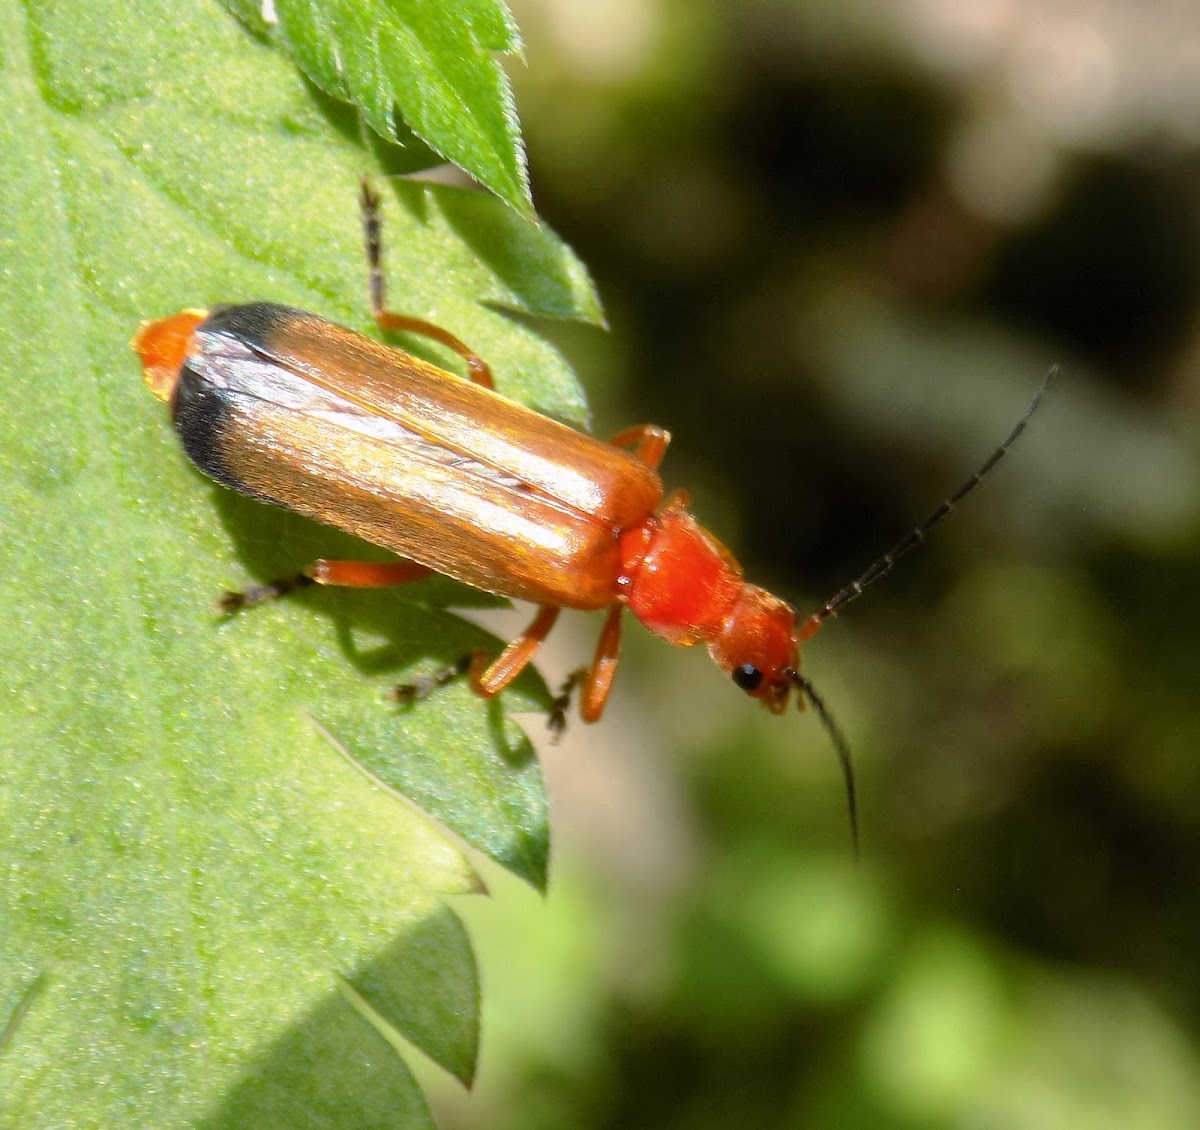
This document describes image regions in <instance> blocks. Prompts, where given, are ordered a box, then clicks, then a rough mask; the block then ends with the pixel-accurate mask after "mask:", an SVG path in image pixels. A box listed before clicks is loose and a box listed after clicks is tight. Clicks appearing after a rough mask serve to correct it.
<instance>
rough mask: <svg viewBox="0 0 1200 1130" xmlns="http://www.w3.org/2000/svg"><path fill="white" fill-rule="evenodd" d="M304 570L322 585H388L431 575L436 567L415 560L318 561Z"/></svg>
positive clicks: (388, 586)
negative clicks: (432, 567) (420, 563)
mask: <svg viewBox="0 0 1200 1130" xmlns="http://www.w3.org/2000/svg"><path fill="white" fill-rule="evenodd" d="M304 572H305V573H306V574H307V575H308V576H309V577H310V578H311V579H312V580H314V581H316V582H317V584H319V585H339V586H342V587H344V588H350V589H386V588H391V587H393V586H394V585H408V584H411V583H412V582H413V581H419V580H420V579H421V578H422V577H427V576H429V574H430V573H431V572H433V570H432V569H430V568H429V566H428V565H418V564H417V563H416V562H415V561H328V560H326V559H325V558H323V557H322V558H321V559H320V560H318V561H314V562H313V563H312V564H311V565H310V566H309V567H308V568H307V569H305V570H304Z"/></svg>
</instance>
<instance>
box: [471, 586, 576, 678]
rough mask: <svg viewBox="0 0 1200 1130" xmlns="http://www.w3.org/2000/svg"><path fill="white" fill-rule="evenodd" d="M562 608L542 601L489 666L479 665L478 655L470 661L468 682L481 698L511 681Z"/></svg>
mask: <svg viewBox="0 0 1200 1130" xmlns="http://www.w3.org/2000/svg"><path fill="white" fill-rule="evenodd" d="M561 611H562V609H561V608H558V607H557V606H555V605H552V604H543V605H542V606H541V608H539V609H538V613H537V615H536V616H535V617H534V618H533V622H532V623H531V624H530V625H529V627H528V628H526V629H525V631H523V632H522V633H521V634H520V635H519V636H517V638H516V639H515V640H513V641H512V643H510V644H509V645H508V647H506V648H505V649H504V650H503V651H502V652H501V653H500V654H499V656H497V658H496V659H495V661H494V662H493V663H492V664H491V666H489V667H487V668H486V669H484V668H483V662H481V661H480V660H479V659H478V655H477V657H476V660H474V661H473V662H472V663H471V670H470V675H471V686H472V688H473V689H474V690H475V692H476V693H477V694H481V695H483V697H484V698H492V697H494V696H495V695H498V694H499V693H500V692H501V691H502V690H504V688H505V687H507V686H508V684H509V683H511V682H512V681H513V679H515V678H516V677H517V676H518V675H519V674H520V673H521V672H522V671H524V670H525V668H526V667H528V666H529V664H530V661H531V660H532V659H533V657H534V656H535V655H536V654H537V650H538V648H539V647H541V646H542V644H543V643H544V642H545V640H546V637H547V636H548V635H549V634H550V629H551V628H553V627H554V624H555V622H556V621H557V620H558V614H559V613H560V612H561Z"/></svg>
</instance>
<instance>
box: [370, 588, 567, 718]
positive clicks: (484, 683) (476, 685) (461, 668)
mask: <svg viewBox="0 0 1200 1130" xmlns="http://www.w3.org/2000/svg"><path fill="white" fill-rule="evenodd" d="M561 611H562V609H561V608H556V607H554V606H553V605H543V606H542V607H541V608H539V609H538V613H537V615H536V616H535V617H534V618H533V623H531V624H530V625H529V627H528V628H526V629H525V631H523V632H522V633H521V634H520V635H519V636H517V638H516V639H515V640H513V641H512V643H510V644H509V645H508V647H506V648H505V649H504V650H503V651H502V652H501V653H500V655H499V656H498V657H497V658H496V660H495V662H493V663H491V664H489V663H488V657H487V652H485V651H474V652H472V653H471V654H470V655H465V656H463V658H462V659H460V660H459V661H458V662H457V663H455V664H453V665H452V666H450V667H443V668H442V669H441V670H440V671H435V672H434V673H433V674H432V675H427V676H426V677H425V678H423V679H419V680H417V682H415V683H401V684H400V686H398V687H394V688H393V689H392V694H391V696H392V698H394V699H395V700H396V701H397V702H403V703H411V702H414V701H415V700H416V699H420V698H425V696H426V695H428V694H430V693H431V692H432V691H435V690H437V688H438V687H444V686H445V685H446V684H447V683H449V682H451V681H453V680H454V679H457V678H460V677H461V676H463V675H466V676H467V679H468V681H469V682H470V684H471V689H472V690H473V691H474V692H475V693H476V694H477V695H480V696H481V697H483V698H494V697H495V696H496V695H498V694H499V693H500V692H501V691H502V690H504V688H505V687H507V686H508V684H509V683H511V682H512V681H513V680H514V679H515V678H516V677H517V676H518V675H519V674H520V673H521V672H522V671H524V670H525V668H526V667H528V666H529V663H530V661H531V660H532V659H533V657H534V655H536V654H537V650H538V648H539V647H541V646H542V644H543V642H544V641H545V639H546V637H547V636H548V635H549V634H550V629H551V628H553V627H554V622H555V621H556V620H557V619H558V614H559V613H560V612H561ZM551 719H552V721H553V714H552V715H551Z"/></svg>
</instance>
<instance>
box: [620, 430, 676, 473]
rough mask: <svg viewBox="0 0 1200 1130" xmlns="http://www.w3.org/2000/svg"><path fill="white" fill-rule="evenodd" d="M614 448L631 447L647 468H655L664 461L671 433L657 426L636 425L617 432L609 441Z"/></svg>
mask: <svg viewBox="0 0 1200 1130" xmlns="http://www.w3.org/2000/svg"><path fill="white" fill-rule="evenodd" d="M608 442H609V443H611V444H612V445H613V447H629V448H632V449H633V454H634V455H636V456H637V457H638V458H639V459H640V460H641V461H642V462H643V463H645V464H646V466H647V467H655V468H657V467H658V465H659V464H660V463H661V462H662V461H663V456H664V455H666V453H667V445H668V444H669V443H670V442H671V433H670V432H669V431H667V430H666V428H660V427H658V425H657V424H635V425H634V426H633V427H631V428H625V429H623V430H622V431H619V432H617V434H616V435H615V436H613V437H612V438H611V439H609V441H608Z"/></svg>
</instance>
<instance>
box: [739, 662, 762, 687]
mask: <svg viewBox="0 0 1200 1130" xmlns="http://www.w3.org/2000/svg"><path fill="white" fill-rule="evenodd" d="M762 679H763V673H762V672H761V671H760V670H759V669H758V668H757V667H755V666H754V664H753V663H743V664H742V665H741V666H740V667H735V668H734V669H733V681H734V683H735V684H736V685H737V686H738V687H740V688H741V689H742V690H744V691H756V690H758V688H759V686H760V685H761V684H762Z"/></svg>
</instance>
